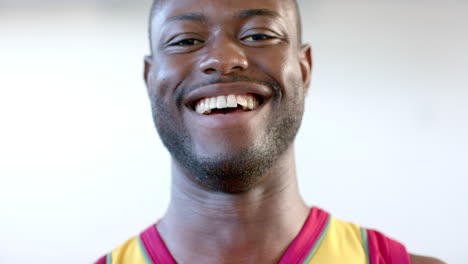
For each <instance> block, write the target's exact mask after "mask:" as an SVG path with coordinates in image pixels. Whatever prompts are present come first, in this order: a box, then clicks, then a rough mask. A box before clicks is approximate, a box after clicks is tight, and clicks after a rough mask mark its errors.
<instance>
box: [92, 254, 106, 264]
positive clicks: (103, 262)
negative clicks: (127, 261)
mask: <svg viewBox="0 0 468 264" xmlns="http://www.w3.org/2000/svg"><path fill="white" fill-rule="evenodd" d="M106 262H107V255H105V256H103V257H102V258H100V259H99V260H98V261H96V262H95V263H94V264H106Z"/></svg>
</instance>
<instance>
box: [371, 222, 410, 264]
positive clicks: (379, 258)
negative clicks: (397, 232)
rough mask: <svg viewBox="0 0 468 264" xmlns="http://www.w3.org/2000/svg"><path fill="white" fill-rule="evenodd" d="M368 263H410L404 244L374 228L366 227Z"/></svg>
mask: <svg viewBox="0 0 468 264" xmlns="http://www.w3.org/2000/svg"><path fill="white" fill-rule="evenodd" d="M367 241H368V246H369V260H370V264H411V261H410V258H409V254H408V252H407V251H406V248H405V246H403V245H402V244H400V243H399V242H397V241H395V240H393V239H391V238H388V237H386V236H384V235H383V234H382V233H380V232H377V231H375V230H369V229H367Z"/></svg>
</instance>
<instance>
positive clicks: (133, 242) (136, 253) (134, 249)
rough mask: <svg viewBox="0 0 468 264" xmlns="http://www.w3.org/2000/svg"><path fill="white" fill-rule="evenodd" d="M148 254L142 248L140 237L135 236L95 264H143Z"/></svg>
mask: <svg viewBox="0 0 468 264" xmlns="http://www.w3.org/2000/svg"><path fill="white" fill-rule="evenodd" d="M145 253H146V252H145V251H144V249H143V248H142V246H141V241H140V238H139V236H135V237H133V238H131V239H129V240H127V241H126V242H125V243H123V244H121V245H120V246H118V247H117V248H115V249H114V250H112V251H111V252H109V253H108V254H106V255H105V256H103V257H102V258H101V259H99V260H98V261H97V262H95V264H106V263H132V264H143V263H147V262H146V256H145V255H146V254H145Z"/></svg>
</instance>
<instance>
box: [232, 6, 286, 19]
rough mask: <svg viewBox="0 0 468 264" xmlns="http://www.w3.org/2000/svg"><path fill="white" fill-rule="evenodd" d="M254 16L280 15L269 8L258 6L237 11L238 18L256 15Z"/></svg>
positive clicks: (275, 16) (274, 16)
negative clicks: (257, 7)
mask: <svg viewBox="0 0 468 264" xmlns="http://www.w3.org/2000/svg"><path fill="white" fill-rule="evenodd" d="M256 16H268V17H273V18H277V17H280V15H279V14H278V13H277V12H275V11H273V10H270V9H265V8H259V9H247V10H242V11H241V12H240V13H239V18H241V19H245V18H251V17H256Z"/></svg>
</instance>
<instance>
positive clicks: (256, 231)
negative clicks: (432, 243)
mask: <svg viewBox="0 0 468 264" xmlns="http://www.w3.org/2000/svg"><path fill="white" fill-rule="evenodd" d="M150 21H151V22H150V35H151V36H150V39H151V49H152V55H151V56H150V57H147V58H146V61H145V65H146V67H145V80H146V84H147V87H148V94H149V97H150V100H151V103H152V110H153V117H154V121H155V125H156V128H157V130H158V132H159V134H160V136H161V139H162V141H163V143H164V145H165V146H166V147H167V149H168V150H169V152H170V153H171V155H172V194H171V203H170V205H169V208H168V211H167V213H166V215H165V216H164V217H163V218H161V219H160V221H158V222H157V224H155V225H152V226H150V227H149V228H148V229H147V230H145V231H144V232H142V233H141V234H140V235H138V236H136V237H134V238H132V239H130V240H129V241H127V242H126V243H125V244H123V245H122V246H120V247H118V248H116V249H115V250H113V251H112V252H111V253H109V254H107V255H106V256H104V257H103V258H101V259H100V260H99V261H98V262H97V263H132V264H139V263H164V264H166V263H236V264H237V263H313V264H316V263H327V264H334V263H337V264H338V263H398V264H400V263H401V264H405V263H410V261H411V263H414V264H418V263H442V262H441V261H438V260H435V259H432V258H426V257H420V256H414V255H409V254H408V253H407V251H406V249H405V247H404V246H403V245H402V244H400V243H398V242H396V241H395V240H392V239H390V238H388V237H386V236H384V235H383V234H381V233H379V232H377V231H374V230H370V229H365V228H361V227H359V226H357V225H354V224H351V223H347V222H343V221H340V220H338V219H335V218H334V217H332V216H330V215H329V214H328V213H327V212H325V211H323V210H321V209H319V208H317V207H313V208H312V209H311V208H309V207H308V206H307V205H306V204H305V203H304V201H303V200H302V198H301V197H300V195H299V192H298V186H297V181H296V171H295V161H294V144H293V143H294V139H295V136H296V133H297V131H298V129H299V127H300V124H301V120H302V115H303V111H304V98H305V95H306V94H307V91H308V87H309V81H310V73H311V66H312V59H311V48H310V46H308V45H302V44H301V28H300V18H299V13H298V8H297V4H296V2H295V1H294V0H256V1H252V0H236V1H229V0H159V1H156V2H155V3H154V5H153V9H152V14H151V20H150Z"/></svg>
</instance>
